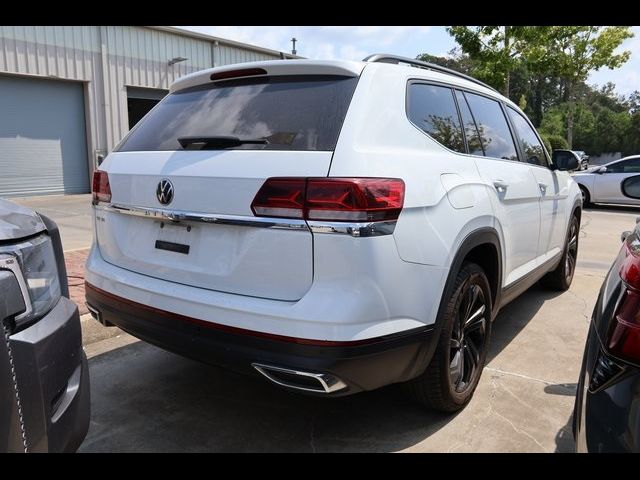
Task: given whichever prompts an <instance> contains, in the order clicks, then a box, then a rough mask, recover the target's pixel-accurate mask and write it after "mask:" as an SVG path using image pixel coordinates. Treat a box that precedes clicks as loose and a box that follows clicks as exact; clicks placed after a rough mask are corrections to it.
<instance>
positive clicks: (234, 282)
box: [86, 55, 582, 411]
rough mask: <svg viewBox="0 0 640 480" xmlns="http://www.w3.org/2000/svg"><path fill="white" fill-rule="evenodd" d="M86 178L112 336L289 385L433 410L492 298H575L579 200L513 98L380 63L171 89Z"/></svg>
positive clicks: (232, 76) (228, 69) (471, 362)
mask: <svg viewBox="0 0 640 480" xmlns="http://www.w3.org/2000/svg"><path fill="white" fill-rule="evenodd" d="M576 161H577V160H576ZM563 168H565V169H567V170H569V169H571V168H575V165H573V164H572V162H568V163H566V164H565V165H563ZM93 187H94V188H93V190H94V202H93V203H94V205H95V206H94V215H95V236H94V238H95V241H94V245H93V248H92V250H91V254H90V256H89V258H88V261H87V265H86V268H87V273H86V279H87V285H86V287H87V288H86V292H87V303H88V305H89V307H90V310H91V311H92V312H93V314H94V316H95V317H96V318H97V319H98V320H100V321H101V322H102V323H104V324H105V325H111V324H114V325H117V326H119V327H120V328H122V329H123V330H125V331H127V332H130V333H131V334H133V335H135V336H137V337H139V338H141V339H143V340H145V341H148V342H150V343H153V344H155V345H158V346H160V347H163V348H166V349H167V350H171V351H174V352H178V353H180V354H183V355H185V356H188V357H192V358H196V359H199V360H203V361H206V362H210V363H213V364H217V365H223V366H227V367H229V368H234V369H236V370H238V371H245V372H249V371H251V372H254V373H256V372H259V373H260V374H262V375H263V376H264V377H266V378H268V379H269V380H270V381H271V382H273V383H276V384H278V385H281V386H283V387H285V388H289V389H293V390H298V391H304V392H310V393H316V394H321V395H331V396H334V395H335V396H337V395H346V394H352V393H356V392H359V391H363V390H372V389H375V388H378V387H381V386H384V385H387V384H391V383H397V382H406V383H407V387H408V390H409V391H410V392H412V393H413V394H414V395H415V397H416V398H417V399H418V400H420V401H421V402H423V403H425V404H427V405H429V406H431V407H434V408H437V409H440V410H445V411H454V410H457V409H460V408H462V407H463V406H464V405H465V404H466V403H467V402H468V401H469V400H470V398H471V396H472V394H473V391H474V389H475V388H476V385H477V383H478V380H479V378H480V374H481V371H482V368H483V365H484V362H485V358H486V355H487V350H488V343H489V337H490V333H491V323H492V321H493V319H494V318H495V316H496V313H497V312H498V310H499V308H500V307H501V306H503V305H504V304H505V303H507V302H508V301H510V300H512V299H513V298H515V297H516V296H517V295H519V294H520V293H522V292H523V291H524V290H525V289H527V288H528V287H529V286H531V285H532V284H533V283H534V282H536V281H537V280H538V279H540V278H544V281H545V283H547V284H548V285H550V286H551V287H553V288H556V289H560V290H566V289H567V288H569V285H570V283H571V280H572V277H573V272H574V268H575V264H576V256H577V248H578V229H579V224H580V214H581V206H582V200H581V194H580V190H579V188H578V186H577V185H576V184H575V182H574V181H573V180H571V177H570V176H569V175H568V174H567V173H566V172H565V171H560V169H559V168H558V167H555V166H554V164H553V163H552V161H551V159H550V158H549V156H548V154H547V152H546V150H545V148H544V146H543V144H542V142H541V141H540V138H539V136H538V134H537V133H536V131H535V130H534V128H533V127H532V126H531V123H530V122H529V120H528V119H527V118H526V117H525V116H524V114H523V113H522V112H521V110H520V109H519V108H518V107H517V106H516V105H514V104H513V103H512V102H511V101H509V100H508V99H506V98H504V97H503V96H501V95H500V94H498V93H497V92H496V91H494V90H493V89H491V88H490V87H487V86H486V85H484V84H482V83H481V82H478V81H477V80H475V79H472V78H469V77H466V76H464V75H461V74H459V73H457V72H453V71H451V70H447V69H444V68H442V67H439V66H436V65H431V64H427V63H423V62H417V61H414V60H410V59H404V58H402V57H394V56H384V55H375V56H372V57H368V58H367V59H365V61H363V62H343V61H312V60H287V61H267V62H255V63H247V64H241V65H230V66H225V67H218V68H214V69H211V70H206V71H202V72H197V73H194V74H191V75H188V76H186V77H183V78H181V79H179V80H178V81H176V82H175V83H174V84H173V85H172V87H171V93H170V94H169V95H168V96H167V97H166V98H165V99H164V100H162V101H161V102H160V103H159V104H158V105H157V106H156V107H155V108H154V109H153V110H152V111H151V112H149V114H147V116H146V117H145V118H144V119H143V120H142V121H140V123H139V124H138V125H136V127H135V128H134V129H133V130H132V131H131V132H130V133H129V134H128V135H127V136H126V137H125V138H124V139H123V140H122V142H121V143H120V144H119V145H118V146H117V148H116V149H115V150H114V152H113V153H111V154H110V155H109V156H108V157H107V158H106V159H105V161H104V163H103V164H102V166H101V168H100V170H98V171H96V172H95V175H94V182H93Z"/></svg>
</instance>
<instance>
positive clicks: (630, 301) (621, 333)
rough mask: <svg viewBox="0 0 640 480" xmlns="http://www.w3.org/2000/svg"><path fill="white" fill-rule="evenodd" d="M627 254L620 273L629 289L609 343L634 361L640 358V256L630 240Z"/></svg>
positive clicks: (614, 350) (616, 352) (619, 354)
mask: <svg viewBox="0 0 640 480" xmlns="http://www.w3.org/2000/svg"><path fill="white" fill-rule="evenodd" d="M622 248H623V251H622V252H621V254H623V255H625V259H624V260H623V262H622V266H621V268H620V277H621V278H622V281H623V282H624V283H625V284H626V286H627V289H626V291H625V293H624V294H623V297H622V300H621V302H620V305H619V307H618V310H617V311H616V315H615V318H614V320H613V324H612V325H611V330H610V331H609V336H608V341H607V346H608V348H609V350H610V352H611V353H612V354H613V355H615V356H616V357H618V358H621V359H623V360H628V361H631V362H633V363H638V362H640V256H638V252H636V249H635V248H634V249H632V248H631V247H630V244H629V242H628V241H627V242H625V243H624V245H623V247H622Z"/></svg>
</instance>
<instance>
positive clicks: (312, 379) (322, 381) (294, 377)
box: [251, 363, 347, 394]
mask: <svg viewBox="0 0 640 480" xmlns="http://www.w3.org/2000/svg"><path fill="white" fill-rule="evenodd" d="M251 366H252V367H253V368H255V369H256V370H257V371H258V372H260V373H261V374H262V375H264V376H265V377H266V378H267V379H269V380H270V381H271V382H273V383H275V384H277V385H280V386H282V387H287V388H292V389H295V390H301V391H303V392H313V393H324V394H328V393H333V392H337V391H339V390H342V389H344V388H347V385H346V384H345V383H344V382H343V381H342V380H340V379H339V378H337V377H335V376H333V375H331V374H328V373H310V372H303V371H300V370H291V369H288V368H282V367H274V366H273V365H264V364H262V363H252V364H251Z"/></svg>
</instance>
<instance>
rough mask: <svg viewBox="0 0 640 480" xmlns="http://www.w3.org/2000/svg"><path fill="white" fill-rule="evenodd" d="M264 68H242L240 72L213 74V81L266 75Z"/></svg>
mask: <svg viewBox="0 0 640 480" xmlns="http://www.w3.org/2000/svg"><path fill="white" fill-rule="evenodd" d="M266 74H267V71H266V70H265V69H264V68H242V69H238V70H229V71H226V72H219V73H212V74H211V80H213V81H216V80H225V79H227V78H238V77H253V76H255V75H266Z"/></svg>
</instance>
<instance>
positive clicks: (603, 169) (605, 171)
mask: <svg viewBox="0 0 640 480" xmlns="http://www.w3.org/2000/svg"><path fill="white" fill-rule="evenodd" d="M596 173H599V174H600V175H602V174H603V173H607V167H600V168H599V169H598V170H596Z"/></svg>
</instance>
